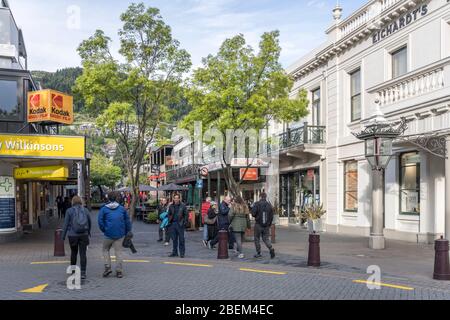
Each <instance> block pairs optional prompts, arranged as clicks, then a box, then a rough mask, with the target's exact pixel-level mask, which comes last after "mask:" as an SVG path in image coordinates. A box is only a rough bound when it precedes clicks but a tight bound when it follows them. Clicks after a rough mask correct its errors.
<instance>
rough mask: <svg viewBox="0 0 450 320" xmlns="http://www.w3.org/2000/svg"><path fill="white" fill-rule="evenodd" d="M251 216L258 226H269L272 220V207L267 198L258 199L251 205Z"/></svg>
mask: <svg viewBox="0 0 450 320" xmlns="http://www.w3.org/2000/svg"><path fill="white" fill-rule="evenodd" d="M252 216H253V217H254V218H255V221H256V223H257V224H259V225H260V226H262V227H270V226H271V225H272V222H273V207H272V205H271V204H270V202H268V201H267V200H261V201H258V202H256V203H255V204H254V205H253V208H252Z"/></svg>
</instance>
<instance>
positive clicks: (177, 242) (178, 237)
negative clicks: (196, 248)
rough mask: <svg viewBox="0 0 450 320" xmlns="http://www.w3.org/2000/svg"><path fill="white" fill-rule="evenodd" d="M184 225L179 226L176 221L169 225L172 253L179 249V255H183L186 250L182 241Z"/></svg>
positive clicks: (176, 252) (176, 253)
mask: <svg viewBox="0 0 450 320" xmlns="http://www.w3.org/2000/svg"><path fill="white" fill-rule="evenodd" d="M184 232H185V228H184V226H180V225H179V224H178V223H177V222H175V223H172V225H171V226H170V234H171V235H172V241H173V250H172V254H175V255H178V249H179V250H180V255H181V256H184V253H185V251H186V247H185V243H184Z"/></svg>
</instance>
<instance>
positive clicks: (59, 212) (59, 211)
mask: <svg viewBox="0 0 450 320" xmlns="http://www.w3.org/2000/svg"><path fill="white" fill-rule="evenodd" d="M58 218H60V219H61V218H62V208H60V207H58Z"/></svg>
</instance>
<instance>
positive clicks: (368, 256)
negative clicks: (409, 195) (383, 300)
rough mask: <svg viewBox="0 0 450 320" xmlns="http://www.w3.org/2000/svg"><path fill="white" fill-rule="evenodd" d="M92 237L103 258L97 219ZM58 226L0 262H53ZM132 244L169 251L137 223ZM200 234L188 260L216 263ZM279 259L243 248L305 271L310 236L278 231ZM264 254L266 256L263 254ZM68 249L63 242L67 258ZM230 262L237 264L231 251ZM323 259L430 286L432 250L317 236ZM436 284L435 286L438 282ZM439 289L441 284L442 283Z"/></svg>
mask: <svg viewBox="0 0 450 320" xmlns="http://www.w3.org/2000/svg"><path fill="white" fill-rule="evenodd" d="M93 222H94V232H93V234H92V238H91V245H90V246H89V251H88V254H89V256H92V257H95V258H97V259H101V243H102V239H103V235H102V234H101V232H100V231H99V230H98V229H97V223H96V214H94V215H93ZM60 225H62V221H56V220H53V221H51V226H50V227H49V228H48V229H44V230H38V231H35V232H33V233H32V234H30V235H25V236H24V237H23V238H22V239H21V240H19V241H16V242H13V243H7V244H0V262H2V261H5V262H13V263H22V262H30V261H51V260H55V257H54V256H53V241H54V230H55V229H56V228H57V227H58V226H60ZM133 233H134V235H135V238H134V243H135V246H136V249H137V250H138V253H137V254H136V255H131V253H130V252H129V251H128V250H125V254H126V257H135V258H139V257H148V258H150V257H157V258H162V257H164V258H165V257H167V256H168V254H170V252H171V248H172V246H171V245H170V246H169V247H165V246H163V245H162V244H161V243H157V241H156V240H157V239H158V226H157V225H147V224H144V223H142V222H139V221H136V222H134V223H133ZM201 238H202V232H200V231H199V232H187V233H186V248H187V249H186V258H187V259H198V260H217V251H215V250H212V251H211V250H209V249H207V248H204V247H203V246H202V245H201ZM274 247H275V248H276V251H277V258H276V259H274V260H270V258H269V257H268V252H267V250H265V248H264V246H263V254H264V258H263V259H254V258H253V255H254V253H255V252H254V251H255V249H254V244H253V243H252V242H247V243H245V244H244V253H245V255H246V259H244V262H252V263H255V262H256V263H261V264H266V265H278V266H286V267H299V268H306V267H307V266H306V264H307V256H308V232H307V231H306V230H303V229H300V228H299V227H295V226H292V227H279V228H277V242H276V244H275V245H274ZM264 250H265V252H264ZM69 254H70V249H69V247H68V245H67V241H66V258H65V259H67V257H68V255H69ZM230 257H231V260H232V261H240V260H239V259H238V258H237V257H235V255H234V254H233V253H232V252H230ZM321 258H322V262H323V267H322V268H323V269H325V270H327V269H328V270H336V271H345V272H352V273H358V274H361V275H363V274H366V270H367V267H368V266H371V265H377V266H379V267H380V268H381V272H382V276H383V275H386V276H391V277H397V278H399V279H415V280H419V281H432V282H434V281H433V280H432V276H433V266H434V249H433V245H424V244H414V243H407V242H401V241H389V240H387V249H386V250H381V251H375V250H371V249H369V248H368V239H367V238H363V237H353V236H344V235H338V234H330V233H324V234H322V235H321ZM436 283H437V282H436ZM441 284H442V282H441Z"/></svg>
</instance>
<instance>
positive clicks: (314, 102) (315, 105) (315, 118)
mask: <svg viewBox="0 0 450 320" xmlns="http://www.w3.org/2000/svg"><path fill="white" fill-rule="evenodd" d="M317 92H318V93H319V94H318V97H319V98H318V99H315V96H316V95H315V93H317ZM311 94H312V99H311V109H312V122H313V123H312V125H313V126H320V125H321V122H322V121H321V119H320V117H321V114H320V109H321V105H322V88H321V87H320V86H319V87H317V88H316V89H313V90H311Z"/></svg>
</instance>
